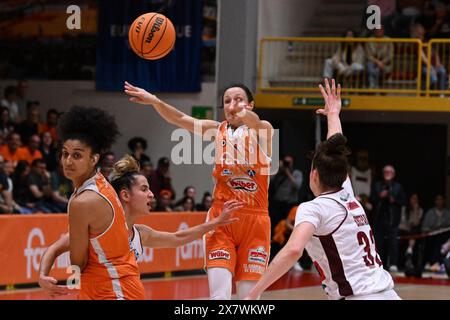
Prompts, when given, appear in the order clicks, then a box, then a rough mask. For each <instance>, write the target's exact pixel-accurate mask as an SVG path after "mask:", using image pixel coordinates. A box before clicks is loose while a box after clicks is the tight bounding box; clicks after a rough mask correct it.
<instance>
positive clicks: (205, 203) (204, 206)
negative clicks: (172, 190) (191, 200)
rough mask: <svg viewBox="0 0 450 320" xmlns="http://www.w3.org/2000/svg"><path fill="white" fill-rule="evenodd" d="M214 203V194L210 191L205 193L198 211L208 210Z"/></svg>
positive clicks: (197, 208) (197, 207) (198, 205)
mask: <svg viewBox="0 0 450 320" xmlns="http://www.w3.org/2000/svg"><path fill="white" fill-rule="evenodd" d="M211 205H212V195H211V193H210V192H205V193H203V197H202V202H201V203H199V204H197V206H196V210H197V211H208V210H209V209H210V208H211Z"/></svg>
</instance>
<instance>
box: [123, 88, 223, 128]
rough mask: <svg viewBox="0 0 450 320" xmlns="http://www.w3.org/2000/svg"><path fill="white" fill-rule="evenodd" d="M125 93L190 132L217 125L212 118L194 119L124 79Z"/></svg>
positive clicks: (133, 100)
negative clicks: (150, 106)
mask: <svg viewBox="0 0 450 320" xmlns="http://www.w3.org/2000/svg"><path fill="white" fill-rule="evenodd" d="M125 93H126V94H128V95H129V96H131V97H130V101H132V102H135V103H139V104H146V105H152V106H153V107H154V108H155V110H156V111H157V112H158V113H159V114H160V115H161V117H163V118H164V119H165V120H166V121H167V122H169V123H171V124H173V125H176V126H178V127H180V128H184V129H186V130H189V131H190V132H192V133H195V134H198V135H203V134H204V133H205V131H207V130H209V129H216V128H217V127H218V126H219V122H217V121H214V120H198V119H195V118H193V117H191V116H189V115H187V114H185V113H183V112H181V111H180V110H178V109H176V108H174V107H172V106H171V105H169V104H167V103H165V102H164V101H162V100H160V99H158V97H156V96H155V95H153V94H151V93H149V92H147V91H145V90H144V89H142V88H138V87H135V86H133V85H132V84H130V83H128V82H126V81H125Z"/></svg>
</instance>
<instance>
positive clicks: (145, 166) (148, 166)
mask: <svg viewBox="0 0 450 320" xmlns="http://www.w3.org/2000/svg"><path fill="white" fill-rule="evenodd" d="M153 171H154V170H153V164H152V163H151V162H149V161H144V162H143V163H142V165H141V174H142V175H143V176H144V177H146V178H147V181H148V183H149V185H150V180H151V177H152V174H153Z"/></svg>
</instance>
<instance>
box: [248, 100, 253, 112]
mask: <svg viewBox="0 0 450 320" xmlns="http://www.w3.org/2000/svg"><path fill="white" fill-rule="evenodd" d="M248 105H249V106H250V110H253V108H254V107H255V101H252V102H250V103H249V104H248Z"/></svg>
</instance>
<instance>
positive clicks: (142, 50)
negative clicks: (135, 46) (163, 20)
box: [141, 13, 158, 54]
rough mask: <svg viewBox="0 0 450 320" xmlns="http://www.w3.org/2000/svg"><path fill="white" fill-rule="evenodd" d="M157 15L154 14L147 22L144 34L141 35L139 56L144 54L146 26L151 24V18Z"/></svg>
mask: <svg viewBox="0 0 450 320" xmlns="http://www.w3.org/2000/svg"><path fill="white" fill-rule="evenodd" d="M157 15H158V13H155V14H154V15H153V16H152V17H151V18H150V20H149V21H148V23H147V25H146V26H145V30H144V33H143V34H142V41H141V54H142V53H143V52H144V41H145V33H146V32H147V29H148V26H149V25H150V23H151V22H152V20H153V18H154V17H156V16H157Z"/></svg>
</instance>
